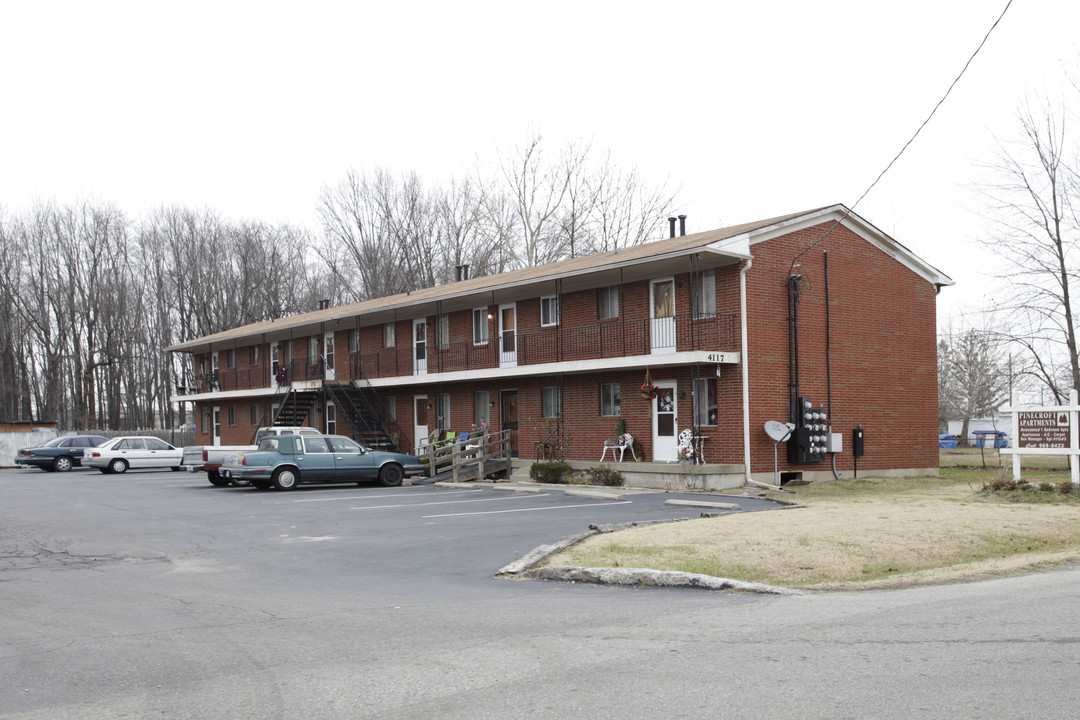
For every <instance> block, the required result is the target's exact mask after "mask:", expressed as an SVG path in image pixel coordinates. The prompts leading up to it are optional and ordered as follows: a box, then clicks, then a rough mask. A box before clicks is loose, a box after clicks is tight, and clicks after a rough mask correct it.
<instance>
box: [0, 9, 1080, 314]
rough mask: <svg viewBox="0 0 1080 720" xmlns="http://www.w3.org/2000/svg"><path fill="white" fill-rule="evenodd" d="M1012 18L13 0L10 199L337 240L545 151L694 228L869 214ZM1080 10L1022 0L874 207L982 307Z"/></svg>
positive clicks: (0, 136) (1070, 61)
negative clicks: (325, 192) (523, 155)
mask: <svg viewBox="0 0 1080 720" xmlns="http://www.w3.org/2000/svg"><path fill="white" fill-rule="evenodd" d="M1005 4H1006V0H908V1H906V2H902V3H899V2H894V3H886V2H866V1H865V0H862V1H841V0H821V1H820V2H806V1H805V0H781V1H778V2H765V1H762V2H756V3H748V2H745V1H739V2H735V1H733V0H711V1H707V2H683V1H680V0H668V1H667V2H665V3H657V2H629V1H626V0H624V1H622V2H591V1H589V0H575V1H573V2H562V1H560V0H548V1H547V2H543V3H512V2H505V1H503V2H477V1H475V0H459V1H458V2H453V3H449V2H409V1H408V0H399V1H398V2H343V1H342V2H329V1H319V0H314V1H311V0H309V1H307V2H302V3H298V2H289V3H284V2H267V1H265V0H264V1H261V2H229V1H228V0H217V1H215V2H202V1H194V2H193V1H185V2H164V1H162V2H146V1H141V2H107V1H99V2H91V1H88V0H75V1H66V0H65V1H55V2H3V3H2V4H0V67H3V68H4V71H3V75H2V77H3V98H4V101H3V104H2V109H0V205H2V206H3V207H4V208H5V209H6V211H7V212H9V213H12V212H20V211H22V210H25V209H27V208H29V207H30V206H31V204H32V203H33V202H34V201H35V200H36V199H42V200H56V201H58V202H62V203H64V202H75V201H78V200H83V199H93V200H99V201H108V202H112V203H115V204H116V205H117V206H119V207H120V208H121V209H122V210H125V211H126V212H128V213H130V214H131V215H133V216H136V217H138V216H142V215H144V214H146V213H148V212H149V211H150V210H151V209H153V208H155V207H157V206H160V205H162V204H173V203H176V204H182V205H187V206H191V207H196V208H202V207H210V208H213V209H215V210H217V211H218V212H220V213H221V214H223V215H224V216H226V217H230V218H236V219H239V218H258V219H262V220H266V221H270V222H278V221H288V222H293V223H297V224H302V225H306V226H308V227H311V228H312V229H316V227H317V226H316V219H315V210H314V208H315V204H316V200H317V198H318V195H319V192H320V190H321V189H322V187H323V186H324V185H328V184H333V183H336V182H337V181H338V180H339V179H341V177H342V176H343V175H344V174H345V172H346V171H347V170H348V169H349V168H350V167H352V168H357V169H359V170H369V169H373V168H376V167H384V168H388V169H390V170H393V171H395V172H409V171H415V172H417V173H418V174H419V175H420V176H421V177H422V178H426V179H430V180H433V181H435V180H443V179H445V178H447V177H449V176H451V175H457V176H462V175H465V174H467V173H468V172H469V170H470V169H471V168H473V167H475V166H476V164H477V162H480V163H489V162H492V161H493V160H494V158H495V153H496V149H497V148H499V147H502V148H506V147H508V146H510V145H512V144H514V143H517V142H521V141H523V140H524V139H525V138H526V137H527V136H529V134H530V133H531V132H532V131H533V130H535V129H539V131H540V132H541V133H542V134H543V135H544V136H545V139H546V140H548V141H550V142H551V143H552V145H553V146H555V147H557V146H559V145H561V144H563V143H564V142H565V141H567V140H572V139H578V140H585V141H588V142H591V143H592V144H593V146H594V147H595V148H598V149H602V150H610V151H611V152H612V154H613V157H614V158H615V160H616V161H617V162H618V163H619V164H621V165H623V166H635V165H636V166H638V167H639V168H640V169H641V170H642V171H643V173H644V174H645V176H646V177H649V178H653V179H656V180H661V179H667V180H668V181H669V182H670V183H671V184H672V185H673V186H681V187H682V188H683V198H684V202H683V204H682V206H681V207H675V208H671V213H670V214H679V213H686V214H687V215H688V216H689V220H688V229H689V230H690V231H698V230H706V229H711V228H714V227H719V226H723V225H729V224H734V223H739V222H744V221H750V220H756V219H761V218H766V217H772V216H774V215H780V214H784V213H789V212H794V211H799V210H806V209H811V208H814V207H818V206H821V205H827V204H831V203H835V202H841V203H845V204H847V205H848V206H851V205H852V204H853V203H854V202H855V201H856V200H857V199H858V198H859V196H860V195H862V193H863V191H864V190H865V189H866V188H867V187H868V186H869V185H870V183H871V182H873V180H874V178H876V177H877V175H878V173H880V172H881V170H883V169H884V168H885V166H886V165H887V164H888V162H889V161H890V160H891V159H892V158H893V156H894V155H895V154H896V153H897V152H898V151H899V150H900V148H901V147H902V146H903V144H904V143H905V142H906V141H907V140H908V139H909V138H910V136H911V135H912V134H913V133H914V132H915V130H916V128H917V127H918V126H919V124H920V123H921V122H922V121H923V120H924V119H925V118H926V116H927V115H928V114H929V112H930V110H931V109H932V108H933V106H934V104H935V103H936V102H937V101H938V100H939V99H940V98H941V96H942V95H943V94H944V92H945V90H946V88H947V87H948V85H949V83H950V82H952V80H953V79H954V78H955V77H956V75H957V74H958V73H959V71H960V69H961V68H962V67H963V64H964V63H965V62H966V61H967V59H968V57H969V56H970V55H971V53H972V52H973V51H974V49H975V48H976V46H977V45H978V43H979V42H980V41H981V39H982V38H983V36H984V34H985V33H986V31H987V30H988V29H989V28H990V26H991V24H992V23H993V21H994V20H995V19H996V18H997V16H998V15H999V14H1000V13H1001V11H1002V9H1003V8H1004V7H1005ZM1078 28H1080V3H1078V2H1075V0H1014V2H1013V4H1012V7H1011V8H1010V10H1009V11H1008V13H1006V15H1005V18H1004V20H1003V21H1002V22H1001V24H1000V25H999V26H998V28H997V30H996V31H995V32H994V33H993V34H992V35H991V37H990V40H989V42H988V43H987V45H986V46H985V47H984V48H983V50H982V52H981V53H980V54H979V56H978V57H977V58H976V59H975V61H974V63H973V64H972V66H971V68H970V69H969V70H968V72H967V74H966V75H965V76H964V78H963V79H962V80H961V81H960V84H959V85H958V86H957V88H956V89H955V90H954V91H953V94H952V95H951V96H950V98H949V100H947V101H946V103H945V105H944V106H943V107H942V108H941V110H939V111H938V114H937V115H936V116H935V118H934V120H932V121H931V123H930V125H929V126H928V127H927V128H926V129H925V130H924V131H923V133H922V134H921V135H920V137H919V138H918V139H917V140H916V141H915V143H914V144H913V145H912V146H911V147H910V148H909V149H908V151H907V152H906V153H905V155H904V156H903V157H902V158H901V159H900V161H899V162H898V163H897V164H896V165H895V166H894V167H893V169H892V170H891V171H890V172H889V174H887V175H886V177H885V179H884V180H882V182H881V183H880V184H879V185H878V186H877V187H876V188H875V189H874V190H873V191H872V192H871V194H870V195H868V196H867V198H866V199H865V200H864V201H863V202H862V203H861V204H860V205H859V206H858V207H857V208H856V212H858V213H859V214H860V215H862V216H863V217H865V218H866V219H868V220H869V221H870V222H872V223H874V224H875V225H877V226H878V227H879V228H881V229H882V230H884V231H885V232H887V233H889V234H891V235H892V236H893V237H895V238H896V239H897V240H898V241H900V242H901V243H903V244H905V245H906V246H907V247H909V248H910V249H911V250H913V251H914V252H915V253H916V254H918V255H920V256H922V257H923V258H924V259H926V260H927V261H928V262H930V263H931V264H933V265H935V266H936V267H938V268H939V269H940V270H942V271H943V272H945V273H946V274H948V275H950V276H951V277H953V278H954V279H955V280H956V281H957V283H958V286H957V287H955V288H947V289H945V290H944V291H943V292H942V296H941V298H940V306H941V314H943V315H944V314H950V313H956V312H958V310H959V309H960V308H962V307H971V306H973V305H978V304H980V303H981V302H983V300H982V298H983V297H984V293H985V288H986V287H987V285H986V281H985V279H984V278H982V277H980V276H979V275H978V273H977V270H978V269H979V267H980V262H979V261H978V260H977V258H978V256H979V255H980V252H981V251H980V250H979V249H978V248H977V246H976V245H975V243H974V240H975V238H976V237H978V236H979V235H980V233H984V232H985V225H984V224H983V222H982V220H981V219H980V216H979V210H980V207H979V202H978V200H977V198H976V197H975V196H974V195H973V193H972V192H971V190H970V185H971V183H972V182H973V180H974V179H975V178H976V177H977V175H978V173H979V172H980V171H979V168H978V167H977V164H978V163H979V162H982V161H985V160H987V159H989V158H990V157H991V156H992V154H993V147H994V145H993V137H994V136H995V135H997V136H1001V137H1007V136H1010V135H1012V134H1013V133H1014V132H1015V129H1016V125H1017V123H1016V120H1015V113H1016V109H1017V107H1018V106H1019V105H1020V104H1021V103H1022V102H1023V101H1024V99H1025V98H1026V97H1028V96H1032V95H1035V94H1039V95H1046V94H1050V95H1052V96H1053V95H1056V96H1060V95H1061V94H1062V92H1063V90H1062V88H1061V86H1062V78H1063V72H1062V67H1066V68H1068V69H1069V70H1073V71H1075V70H1076V69H1077V67H1078V65H1080V50H1078V48H1080V46H1078V40H1077V35H1078V33H1077V29H1078Z"/></svg>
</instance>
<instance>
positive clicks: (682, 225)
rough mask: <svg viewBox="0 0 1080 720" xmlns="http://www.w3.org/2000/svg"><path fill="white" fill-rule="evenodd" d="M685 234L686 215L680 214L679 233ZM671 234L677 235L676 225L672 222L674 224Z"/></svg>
mask: <svg viewBox="0 0 1080 720" xmlns="http://www.w3.org/2000/svg"><path fill="white" fill-rule="evenodd" d="M685 234H686V216H685V215H680V216H679V235H680V236H682V235H685ZM671 236H672V237H675V226H674V224H672V226H671Z"/></svg>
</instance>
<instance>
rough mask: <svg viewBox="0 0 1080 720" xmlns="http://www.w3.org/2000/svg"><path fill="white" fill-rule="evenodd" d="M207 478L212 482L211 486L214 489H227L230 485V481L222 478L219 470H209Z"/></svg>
mask: <svg viewBox="0 0 1080 720" xmlns="http://www.w3.org/2000/svg"><path fill="white" fill-rule="evenodd" d="M206 478H207V479H208V480H209V481H210V484H211V485H213V486H214V487H225V486H226V485H228V484H229V481H228V480H226V479H225V478H223V477H221V475H220V474H219V473H218V471H217V470H207V471H206Z"/></svg>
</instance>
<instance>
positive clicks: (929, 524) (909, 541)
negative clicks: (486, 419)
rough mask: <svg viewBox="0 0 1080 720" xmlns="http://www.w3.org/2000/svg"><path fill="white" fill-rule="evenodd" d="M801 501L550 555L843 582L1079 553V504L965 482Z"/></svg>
mask: <svg viewBox="0 0 1080 720" xmlns="http://www.w3.org/2000/svg"><path fill="white" fill-rule="evenodd" d="M796 497H797V496H796ZM800 501H803V500H802V499H800ZM804 502H805V507H801V508H793V509H789V510H783V511H769V512H756V513H740V514H734V515H725V516H721V517H716V518H708V519H701V520H692V521H688V522H681V523H670V524H665V525H658V526H652V527H647V528H636V529H633V530H627V531H623V532H618V533H610V534H605V535H599V536H594V537H592V538H589V539H588V540H586V541H585V542H583V543H581V544H580V545H577V546H575V547H573V548H571V549H569V550H568V551H566V552H564V553H560V554H559V555H558V556H556V557H553V558H552V559H551V561H550V562H551V563H552V564H560V565H580V566H585V567H612V566H614V567H647V568H653V569H659V570H680V571H684V572H693V573H702V574H707V575H715V576H718V577H730V578H733V579H738V580H743V581H747V582H758V583H767V584H771V585H781V586H788V587H802V588H819V589H827V588H840V587H843V588H849V589H850V588H853V587H867V588H869V587H877V588H880V587H896V586H902V585H912V584H922V583H940V582H951V581H958V580H966V579H971V578H977V577H985V576H988V575H999V574H1003V573H1010V572H1017V571H1019V570H1025V569H1029V568H1033V567H1036V566H1040V565H1046V564H1051V563H1064V562H1070V561H1073V560H1078V559H1080V507H1078V506H1076V505H1071V504H1052V503H1039V504H1018V503H1011V502H1004V501H1000V500H998V499H995V498H989V499H988V498H987V497H985V496H982V495H980V494H978V493H976V492H973V490H972V488H971V487H970V485H968V484H963V485H943V484H941V483H940V482H938V483H934V484H931V485H926V486H920V485H918V484H915V485H914V486H910V487H906V488H905V489H904V490H902V491H900V492H897V493H893V494H889V493H888V492H887V490H877V491H875V492H873V493H871V494H865V495H859V494H856V495H855V496H852V497H833V498H820V499H814V498H807V499H806V500H805V501H804Z"/></svg>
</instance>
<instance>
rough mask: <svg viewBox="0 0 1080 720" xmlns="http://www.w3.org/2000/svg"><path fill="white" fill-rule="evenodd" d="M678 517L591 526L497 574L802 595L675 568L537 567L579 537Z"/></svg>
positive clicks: (797, 591) (530, 552)
mask: <svg viewBox="0 0 1080 720" xmlns="http://www.w3.org/2000/svg"><path fill="white" fill-rule="evenodd" d="M669 522H683V520H682V519H677V520H655V521H651V522H642V523H636V522H634V523H618V524H611V525H590V526H589V529H588V530H583V531H582V532H579V533H578V534H577V535H572V536H570V537H568V538H565V539H563V540H561V541H559V542H557V543H554V544H551V545H540V546H538V547H535V548H533V549H532V550H531V551H529V552H527V553H525V554H524V555H522V556H521V557H520V558H518V559H517V560H515V561H514V562H512V563H510V564H509V565H505V566H503V567H502V568H501V569H500V570H499V571H498V572H497V573H495V575H496V577H499V576H503V577H505V576H513V577H519V578H522V579H526V580H560V581H563V582H585V583H594V584H597V585H619V586H629V587H662V588H695V589H700V590H737V591H741V592H752V593H762V594H767V595H802V594H803V593H802V592H801V591H799V590H792V589H790V588H782V587H774V586H772V585H764V584H762V583H748V582H743V581H741V580H731V579H729V578H718V577H714V576H712V575H699V574H697V573H688V572H681V571H677V570H650V569H647V568H610V567H608V568H583V567H571V566H566V565H551V566H547V567H536V566H537V565H539V564H540V563H541V562H543V561H544V560H545V559H546V558H548V557H550V556H551V555H554V554H555V553H557V552H559V551H561V550H565V549H566V548H568V547H571V546H573V545H577V544H578V543H579V542H581V541H582V540H585V539H586V538H590V537H592V536H593V535H599V534H602V533H609V532H616V531H618V530H627V529H629V528H634V527H647V526H649V525H661V524H666V523H669Z"/></svg>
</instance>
